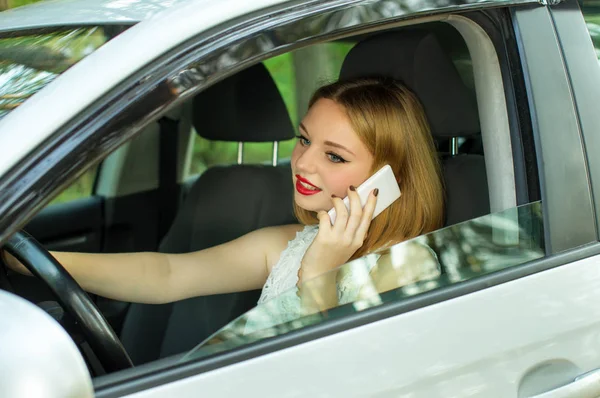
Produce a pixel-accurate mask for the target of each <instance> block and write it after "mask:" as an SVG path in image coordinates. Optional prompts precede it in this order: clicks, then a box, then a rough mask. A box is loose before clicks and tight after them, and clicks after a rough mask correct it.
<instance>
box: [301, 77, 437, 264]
mask: <svg viewBox="0 0 600 398" xmlns="http://www.w3.org/2000/svg"><path fill="white" fill-rule="evenodd" d="M320 99H330V100H332V101H335V102H336V103H337V104H338V105H341V106H342V107H343V108H344V109H345V110H346V113H347V116H348V118H349V120H350V124H351V125H352V128H353V130H354V131H355V132H356V134H357V135H358V136H359V138H360V139H361V140H362V142H363V143H364V144H365V145H366V146H367V148H368V150H369V151H370V152H371V154H372V155H373V158H374V161H373V170H371V172H372V173H374V172H375V171H377V170H379V169H380V168H381V167H383V166H384V165H385V164H389V165H390V166H391V167H392V170H393V171H394V175H395V176H396V178H397V179H398V182H399V185H400V190H401V192H402V196H401V197H400V198H399V199H398V200H397V201H396V202H394V203H393V204H392V205H391V206H390V207H388V208H387V209H386V210H384V211H383V212H382V213H381V214H380V215H379V216H378V217H377V218H375V219H374V220H373V222H372V223H371V226H370V228H369V232H368V234H367V237H366V239H365V241H364V243H363V245H362V247H361V248H360V249H359V250H358V251H357V252H356V253H355V254H354V255H353V256H352V259H354V258H358V257H361V256H363V255H365V254H366V253H369V252H372V251H374V250H377V249H379V248H382V247H385V246H388V245H389V244H394V243H398V242H402V241H404V240H407V239H410V238H413V237H415V236H419V235H421V234H424V233H427V232H430V231H433V230H435V229H438V228H440V227H441V226H442V224H443V221H444V192H443V184H442V178H441V171H440V165H439V161H438V158H437V153H436V149H435V145H434V142H433V137H432V136H431V133H430V130H429V124H428V122H427V118H426V116H425V112H424V110H423V107H422V105H421V103H420V102H419V100H418V99H417V97H416V96H415V95H414V94H413V93H412V92H411V91H410V90H408V88H406V87H404V86H403V85H401V84H400V83H398V82H396V81H393V80H391V79H384V78H361V79H354V80H347V81H338V82H335V83H332V84H328V85H326V86H323V87H321V88H319V89H318V90H317V91H316V92H315V94H314V95H313V97H312V98H311V100H310V102H309V108H310V107H311V106H312V105H314V104H315V103H316V102H317V101H318V100H320ZM294 212H295V214H296V217H297V218H298V220H299V221H300V222H301V223H303V224H305V225H310V224H316V223H318V220H317V218H316V213H314V212H311V211H308V210H305V209H302V208H300V207H299V206H298V205H296V204H295V203H294Z"/></svg>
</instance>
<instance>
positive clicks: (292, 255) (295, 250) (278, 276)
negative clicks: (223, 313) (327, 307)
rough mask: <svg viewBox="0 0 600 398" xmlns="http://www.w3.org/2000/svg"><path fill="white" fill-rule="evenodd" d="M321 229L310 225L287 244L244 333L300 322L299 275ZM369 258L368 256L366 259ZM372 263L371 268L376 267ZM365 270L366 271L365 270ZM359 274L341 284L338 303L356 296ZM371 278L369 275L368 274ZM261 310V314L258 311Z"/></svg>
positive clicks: (338, 287) (342, 281)
mask: <svg viewBox="0 0 600 398" xmlns="http://www.w3.org/2000/svg"><path fill="white" fill-rule="evenodd" d="M318 231H319V228H318V226H317V225H307V226H305V227H304V229H303V230H302V231H299V232H297V233H296V237H295V238H294V239H292V240H291V241H289V242H288V245H287V247H286V248H285V250H284V251H283V252H282V253H281V257H280V258H279V261H278V262H277V264H275V266H274V267H273V269H272V270H271V274H269V277H268V278H267V281H266V283H265V285H264V286H263V289H262V293H261V295H260V298H259V300H258V304H259V307H257V310H254V311H251V312H250V313H248V316H247V322H246V326H245V329H244V331H245V333H246V334H247V333H250V332H252V331H255V330H259V329H263V328H266V327H269V326H273V325H277V324H281V323H285V322H288V321H291V320H293V319H297V318H299V317H300V316H301V315H302V307H301V301H300V297H299V296H298V294H297V293H298V287H297V284H298V271H299V270H300V265H301V262H302V258H304V254H305V253H306V250H307V249H308V247H309V246H310V245H311V243H312V242H313V240H314V239H315V237H316V236H317V232H318ZM367 257H368V256H367ZM374 260H375V261H372V264H371V266H373V265H374V264H375V263H376V258H374ZM363 268H364V267H363ZM356 273H357V272H356V271H355V272H354V273H353V272H347V273H346V274H345V275H344V277H343V278H341V280H340V281H339V282H338V284H337V289H338V301H339V303H340V304H345V303H348V302H351V301H353V299H354V298H355V297H356V296H357V294H358V290H359V288H360V283H357V279H362V278H357V277H356V275H354V274H356ZM367 274H368V272H367ZM258 309H260V310H258Z"/></svg>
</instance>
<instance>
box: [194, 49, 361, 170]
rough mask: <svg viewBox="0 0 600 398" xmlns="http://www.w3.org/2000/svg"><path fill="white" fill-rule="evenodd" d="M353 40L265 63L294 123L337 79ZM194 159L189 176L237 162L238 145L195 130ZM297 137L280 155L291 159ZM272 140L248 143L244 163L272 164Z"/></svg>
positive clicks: (283, 145) (281, 148)
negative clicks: (324, 86)
mask: <svg viewBox="0 0 600 398" xmlns="http://www.w3.org/2000/svg"><path fill="white" fill-rule="evenodd" d="M352 45H353V43H348V42H341V43H322V44H318V45H314V46H311V47H309V48H306V49H301V50H298V51H294V52H291V53H285V54H282V55H279V56H276V57H273V58H270V59H268V60H266V61H265V62H264V64H265V66H266V68H267V70H268V71H269V73H270V74H271V76H272V77H273V80H274V81H275V84H276V85H277V88H278V89H279V92H280V93H281V96H282V97H283V100H284V102H285V104H286V106H287V109H288V112H289V114H290V119H291V121H292V124H293V125H294V126H297V125H298V122H299V120H300V117H301V115H303V114H304V113H305V112H306V109H305V107H306V104H307V103H308V100H309V98H310V96H311V95H312V93H313V91H314V90H315V89H316V88H317V87H318V86H319V85H321V84H323V83H325V82H328V81H334V80H335V79H337V77H338V74H339V70H340V67H341V65H342V62H343V60H344V57H345V56H346V54H347V53H348V51H350V49H351V48H352ZM193 133H194V134H193V137H194V143H193V153H192V159H191V162H190V163H189V169H188V170H187V173H186V176H193V175H197V174H201V173H202V172H203V171H204V170H206V169H207V168H209V167H211V166H213V165H217V164H220V165H224V164H235V163H236V162H237V153H238V144H237V143H235V142H224V141H211V140H207V139H204V138H202V137H200V136H199V135H198V134H196V131H195V130H194V131H193ZM294 144H295V140H288V141H283V142H280V143H279V150H278V158H279V159H282V160H285V159H289V157H290V156H291V154H292V150H293V148H294ZM272 156H273V144H272V143H245V144H244V161H243V162H244V164H260V163H270V162H271V160H272Z"/></svg>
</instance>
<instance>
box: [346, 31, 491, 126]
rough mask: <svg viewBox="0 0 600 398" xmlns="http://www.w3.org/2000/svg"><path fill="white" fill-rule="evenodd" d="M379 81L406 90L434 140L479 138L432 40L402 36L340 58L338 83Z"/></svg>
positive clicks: (448, 64) (450, 67)
mask: <svg viewBox="0 0 600 398" xmlns="http://www.w3.org/2000/svg"><path fill="white" fill-rule="evenodd" d="M368 76H384V77H391V78H393V79H395V80H399V81H401V82H403V83H404V84H406V85H407V86H408V87H409V88H410V89H411V90H412V91H413V92H414V93H415V94H416V95H417V97H419V99H420V100H421V103H422V104H423V106H424V108H425V113H426V114H427V119H428V120H429V124H430V126H431V132H432V134H433V136H435V137H457V136H467V135H472V134H476V133H479V132H480V131H481V130H480V127H479V117H478V114H477V106H476V104H475V103H474V101H473V99H472V98H471V95H470V93H469V91H468V89H467V87H466V86H465V85H464V83H463V82H462V80H461V78H460V76H459V74H458V71H457V70H456V68H455V67H454V64H453V63H452V61H451V60H450V58H449V57H448V55H447V54H446V53H445V52H444V51H443V50H442V48H441V46H440V44H439V42H438V41H437V39H436V38H435V36H434V34H433V33H431V32H427V31H421V30H403V31H399V32H390V33H384V34H380V35H376V36H373V37H370V38H368V39H365V40H364V41H362V42H360V43H358V44H357V45H356V46H355V47H354V48H352V50H350V52H349V53H348V55H347V56H346V59H345V60H344V63H343V65H342V70H341V72H340V79H350V78H356V77H368Z"/></svg>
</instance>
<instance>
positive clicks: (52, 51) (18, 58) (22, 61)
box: [0, 27, 107, 119]
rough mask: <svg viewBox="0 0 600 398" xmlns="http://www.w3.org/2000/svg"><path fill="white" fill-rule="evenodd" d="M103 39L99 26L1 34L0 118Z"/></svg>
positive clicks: (93, 48) (102, 32)
mask: <svg viewBox="0 0 600 398" xmlns="http://www.w3.org/2000/svg"><path fill="white" fill-rule="evenodd" d="M106 41H107V35H106V34H105V32H104V29H103V28H102V27H87V28H78V29H63V30H58V31H46V30H44V31H40V32H37V33H31V34H19V33H13V34H3V35H2V36H1V37H0V119H1V118H3V117H5V116H6V115H8V114H9V113H10V111H12V110H13V109H15V108H17V107H18V106H19V105H21V104H22V103H23V102H25V101H26V100H27V99H28V98H30V97H31V96H32V95H33V94H35V93H36V92H38V91H39V90H41V89H42V88H44V87H45V86H46V85H48V84H49V83H50V82H51V81H53V80H54V79H56V77H57V76H59V75H60V74H61V73H63V72H65V71H66V70H67V69H69V68H70V67H71V66H73V65H74V64H76V63H77V62H79V61H80V60H82V59H83V58H84V57H85V56H87V55H89V54H91V53H92V52H94V51H95V50H97V49H98V48H99V47H100V46H102V45H103V44H104V43H105V42H106Z"/></svg>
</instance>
